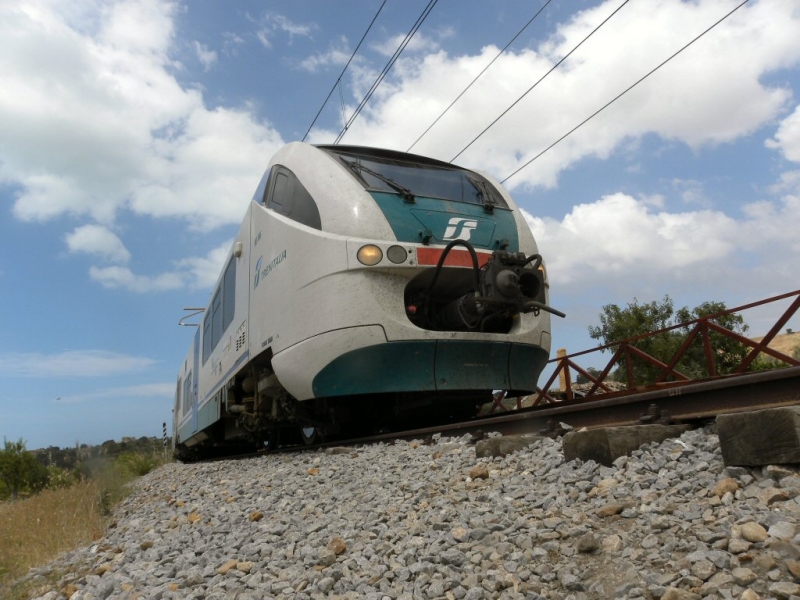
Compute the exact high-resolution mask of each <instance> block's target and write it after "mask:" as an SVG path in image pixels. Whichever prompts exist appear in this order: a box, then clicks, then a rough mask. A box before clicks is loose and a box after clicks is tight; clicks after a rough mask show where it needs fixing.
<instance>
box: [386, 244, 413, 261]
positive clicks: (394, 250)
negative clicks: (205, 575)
mask: <svg viewBox="0 0 800 600" xmlns="http://www.w3.org/2000/svg"><path fill="white" fill-rule="evenodd" d="M386 258H388V259H389V260H390V261H392V262H393V263H394V264H396V265H399V264H400V263H403V262H405V261H406V259H407V258H408V252H406V249H405V248H403V247H402V246H389V249H388V250H387V251H386Z"/></svg>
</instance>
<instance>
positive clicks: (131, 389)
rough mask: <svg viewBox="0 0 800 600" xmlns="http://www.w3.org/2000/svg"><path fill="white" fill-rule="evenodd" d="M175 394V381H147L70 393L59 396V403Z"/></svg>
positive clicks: (158, 396) (171, 395)
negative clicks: (81, 392)
mask: <svg viewBox="0 0 800 600" xmlns="http://www.w3.org/2000/svg"><path fill="white" fill-rule="evenodd" d="M174 395H175V384H174V383H145V384H142V385H132V386H126V387H119V388H108V389H104V390H98V391H96V392H87V393H83V394H68V395H64V396H61V397H59V398H57V400H56V401H57V402H58V403H59V404H79V403H81V402H89V401H93V400H107V401H110V402H117V401H119V400H120V399H123V398H150V397H154V398H172V397H174Z"/></svg>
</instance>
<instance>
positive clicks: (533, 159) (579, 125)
mask: <svg viewBox="0 0 800 600" xmlns="http://www.w3.org/2000/svg"><path fill="white" fill-rule="evenodd" d="M749 1H750V0H744V1H743V2H741V3H740V4H738V5H737V6H736V7H734V8H733V9H732V10H731V11H730V12H728V13H727V14H725V16H723V17H722V18H721V19H719V20H718V21H717V22H715V23H714V24H713V25H711V26H710V27H708V28H707V29H706V30H704V31H703V32H702V33H701V34H700V35H698V36H697V37H695V38H694V39H692V40H691V41H690V42H688V43H687V44H686V45H684V46H683V47H682V48H681V49H680V50H678V51H677V52H675V53H674V54H672V55H671V56H670V57H669V58H667V59H666V60H664V61H662V62H661V63H660V64H659V65H658V66H656V67H654V68H653V69H651V70H650V71H649V72H648V73H647V74H645V75H644V76H642V77H640V78H639V79H638V80H636V81H635V82H634V83H633V84H631V85H630V86H628V87H627V88H626V89H625V90H623V91H622V92H621V93H619V94H617V95H616V96H615V97H614V98H613V99H611V100H609V101H608V102H606V103H605V104H604V105H603V106H601V107H600V108H598V109H597V110H596V111H595V112H593V113H592V114H591V115H589V116H588V117H586V118H585V119H584V120H583V121H581V122H580V123H578V124H577V125H576V126H575V127H573V128H572V129H570V130H569V131H568V132H567V133H565V134H564V135H562V136H561V137H560V138H558V139H557V140H556V141H555V142H553V143H552V144H550V145H549V146H548V147H547V148H545V149H544V150H542V151H541V152H539V154H537V155H536V156H534V157H533V158H531V159H530V160H529V161H528V162H526V163H525V164H524V165H522V166H521V167H519V168H518V169H517V170H516V171H514V172H513V173H511V175H508V176H507V177H506V178H505V179H503V180H502V181H501V182H500V183H505V182H506V181H508V180H509V179H511V178H512V177H513V176H514V175H516V174H517V173H519V172H520V171H522V170H523V169H524V168H525V167H527V166H528V165H530V164H531V163H532V162H533V161H535V160H536V159H537V158H539V157H540V156H542V154H544V153H545V152H547V151H548V150H550V149H551V148H553V147H554V146H555V145H556V144H559V143H560V142H562V141H563V140H564V139H565V138H567V137H568V136H570V135H572V134H573V133H574V132H575V131H577V130H578V129H580V128H581V127H583V126H584V125H585V124H586V123H588V122H589V121H590V120H592V119H593V118H595V117H596V116H597V115H599V114H600V113H601V112H603V111H604V110H605V109H606V108H608V107H609V106H611V105H612V104H613V103H614V102H616V101H617V100H619V99H620V98H622V97H623V96H624V95H625V94H627V93H628V92H630V91H631V90H632V89H633V88H635V87H636V86H637V85H639V84H640V83H642V82H643V81H644V80H645V79H647V78H648V77H650V75H652V74H653V73H655V72H656V71H658V70H659V69H660V68H661V67H663V66H664V65H666V64H667V63H668V62H669V61H671V60H672V59H673V58H675V57H676V56H678V55H679V54H680V53H681V52H683V51H684V50H686V49H687V48H688V47H689V46H691V45H692V44H694V43H695V42H696V41H697V40H699V39H700V38H701V37H703V36H704V35H705V34H707V33H708V32H709V31H711V30H712V29H714V28H715V27H716V26H717V25H719V24H720V23H722V22H723V21H724V20H725V19H727V18H728V17H730V16H731V15H732V14H733V13H735V12H736V11H737V10H739V9H740V8H742V7H743V6H744V5H745V4H747V3H748V2H749Z"/></svg>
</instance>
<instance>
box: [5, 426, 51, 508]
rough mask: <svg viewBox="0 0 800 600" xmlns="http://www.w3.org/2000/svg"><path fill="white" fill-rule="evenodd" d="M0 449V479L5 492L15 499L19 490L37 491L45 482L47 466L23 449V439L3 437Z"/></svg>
mask: <svg viewBox="0 0 800 600" xmlns="http://www.w3.org/2000/svg"><path fill="white" fill-rule="evenodd" d="M3 443H4V446H5V447H4V448H3V450H0V481H2V482H3V484H4V485H5V488H6V490H7V493H9V494H10V495H11V497H12V498H13V499H15V500H16V499H17V497H18V496H19V493H20V491H26V490H27V491H31V492H37V491H39V490H41V489H42V488H43V487H44V486H45V485H46V484H47V468H46V467H44V466H43V465H42V464H40V463H39V461H38V460H36V457H35V456H34V455H33V454H31V453H30V452H28V451H27V450H26V449H25V442H24V440H22V439H20V440H19V441H18V442H9V441H8V440H7V439H5V438H3Z"/></svg>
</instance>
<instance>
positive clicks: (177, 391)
mask: <svg viewBox="0 0 800 600" xmlns="http://www.w3.org/2000/svg"><path fill="white" fill-rule="evenodd" d="M181 392H183V385H182V384H181V378H180V377H178V386H177V387H176V388H175V410H177V411H180V414H183V413H184V412H186V411H185V410H184V408H183V397H182V396H181Z"/></svg>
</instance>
